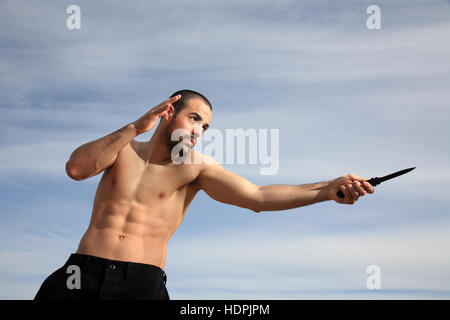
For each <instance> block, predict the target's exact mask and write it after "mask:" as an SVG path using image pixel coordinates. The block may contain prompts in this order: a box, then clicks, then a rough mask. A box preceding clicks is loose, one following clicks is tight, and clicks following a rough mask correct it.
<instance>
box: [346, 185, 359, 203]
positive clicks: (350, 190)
mask: <svg viewBox="0 0 450 320" xmlns="http://www.w3.org/2000/svg"><path fill="white" fill-rule="evenodd" d="M347 189H348V191H349V192H350V193H351V195H352V197H353V199H354V200H356V199H357V198H358V196H359V194H358V192H357V191H356V190H355V188H354V187H353V185H352V184H351V183H347Z"/></svg>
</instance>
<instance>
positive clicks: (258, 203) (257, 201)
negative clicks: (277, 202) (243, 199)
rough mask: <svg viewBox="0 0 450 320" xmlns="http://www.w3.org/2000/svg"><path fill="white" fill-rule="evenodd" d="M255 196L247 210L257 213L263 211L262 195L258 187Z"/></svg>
mask: <svg viewBox="0 0 450 320" xmlns="http://www.w3.org/2000/svg"><path fill="white" fill-rule="evenodd" d="M255 194H256V195H255V197H254V201H252V204H251V206H250V208H249V209H250V210H252V211H253V212H255V213H259V212H261V211H263V199H262V194H261V192H260V189H259V187H258V188H257V191H256V193H255Z"/></svg>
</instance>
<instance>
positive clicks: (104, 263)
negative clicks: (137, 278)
mask: <svg viewBox="0 0 450 320" xmlns="http://www.w3.org/2000/svg"><path fill="white" fill-rule="evenodd" d="M68 265H78V266H79V267H80V268H84V269H104V268H105V267H107V268H111V269H117V270H123V271H124V272H126V273H133V274H143V273H145V274H154V275H156V276H158V277H162V279H163V281H164V284H166V282H167V275H166V273H165V272H164V270H163V269H161V268H160V267H158V266H155V265H152V264H145V263H137V262H127V261H120V260H111V259H106V258H101V257H97V256H92V255H87V254H81V253H72V254H71V255H70V257H69V259H68V260H67V262H66V264H65V266H68Z"/></svg>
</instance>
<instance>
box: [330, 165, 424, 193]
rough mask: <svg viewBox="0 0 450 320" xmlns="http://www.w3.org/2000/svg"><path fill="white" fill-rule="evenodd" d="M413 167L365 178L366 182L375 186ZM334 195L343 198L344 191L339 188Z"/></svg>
mask: <svg viewBox="0 0 450 320" xmlns="http://www.w3.org/2000/svg"><path fill="white" fill-rule="evenodd" d="M415 168H416V167H412V168H408V169H404V170H400V171H397V172H394V173H391V174H388V175H386V176H384V177H375V178H371V179H369V180H367V182H368V183H370V184H371V185H372V186H374V187H375V186H377V185H379V184H380V183H382V182H384V181H386V180H390V179H392V178H396V177H398V176H401V175H403V174H405V173H408V172H410V171H411V170H414V169H415ZM336 195H337V196H338V197H339V198H345V195H344V193H343V192H342V190H339V191H338V192H337V193H336Z"/></svg>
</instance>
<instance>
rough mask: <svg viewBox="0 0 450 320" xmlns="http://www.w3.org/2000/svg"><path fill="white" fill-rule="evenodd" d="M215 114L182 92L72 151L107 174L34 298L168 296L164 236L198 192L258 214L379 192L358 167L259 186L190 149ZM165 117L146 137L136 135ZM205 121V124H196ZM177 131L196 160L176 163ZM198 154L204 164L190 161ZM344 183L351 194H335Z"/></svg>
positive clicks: (71, 163)
mask: <svg viewBox="0 0 450 320" xmlns="http://www.w3.org/2000/svg"><path fill="white" fill-rule="evenodd" d="M211 116H212V107H211V104H210V103H209V101H208V100H207V99H206V98H205V97H204V96H203V95H201V94H200V93H197V92H195V91H191V90H181V91H178V92H176V93H174V94H173V95H172V96H171V97H170V98H169V99H167V100H165V101H163V102H162V103H161V104H159V105H158V106H156V107H154V108H153V109H151V110H150V111H148V112H147V113H146V114H144V115H143V116H142V117H141V118H139V119H138V120H136V121H134V122H132V123H130V124H127V125H126V126H124V127H123V128H121V129H119V130H117V131H115V132H113V133H111V134H109V135H107V136H105V137H103V138H101V139H98V140H95V141H92V142H89V143H86V144H84V145H82V146H80V147H79V148H77V149H76V150H75V151H74V152H73V153H72V155H71V157H70V159H69V160H68V161H67V164H66V171H67V174H68V175H69V176H70V177H71V178H72V179H75V180H77V181H79V180H83V179H87V178H89V177H92V176H95V175H97V174H99V173H101V172H104V173H103V176H102V178H101V180H100V182H99V185H98V188H97V192H96V195H95V200H94V204H93V210H92V217H91V221H90V223H89V227H88V229H87V231H86V233H85V234H84V236H83V237H82V239H81V241H80V244H79V247H78V250H77V251H76V253H74V254H72V255H71V256H70V258H69V260H68V261H67V262H66V264H65V265H64V266H63V267H62V268H60V269H58V270H57V271H55V272H54V273H53V274H52V275H50V276H49V277H48V278H47V279H46V280H45V281H44V283H43V284H42V286H41V288H40V290H39V292H38V293H37V295H36V297H35V299H37V300H39V299H53V298H56V299H169V295H168V293H167V290H166V287H165V284H166V276H165V273H164V271H163V270H164V265H165V261H166V247H167V243H168V241H169V239H170V238H171V236H172V235H173V234H174V232H175V231H176V229H177V228H178V226H179V225H180V224H181V222H182V220H183V218H184V216H185V213H186V210H187V208H188V206H189V204H190V203H191V201H192V200H193V198H194V197H195V195H196V194H197V192H199V191H200V190H203V191H205V192H206V193H207V194H208V195H209V196H210V197H211V198H213V199H215V200H217V201H220V202H223V203H228V204H231V205H236V206H239V207H243V208H248V209H249V210H252V211H254V212H260V211H270V210H287V209H291V208H296V207H301V206H306V205H310V204H313V203H317V202H321V201H326V200H334V201H336V202H338V203H342V204H354V203H355V202H356V201H357V200H358V198H359V197H360V196H364V195H365V194H366V193H373V192H374V188H373V187H372V186H371V185H370V184H369V183H368V182H366V180H368V179H366V178H361V177H358V176H356V175H354V174H348V175H345V176H341V177H338V178H336V179H334V180H330V181H324V182H319V183H314V184H307V185H268V186H258V185H255V184H253V183H251V182H250V181H248V180H246V179H244V178H242V177H240V176H238V175H236V174H233V173H231V172H229V171H227V170H225V169H224V168H223V167H222V166H221V165H220V164H219V163H218V162H217V161H216V160H215V159H214V158H213V157H210V156H207V155H203V154H201V153H199V152H198V151H196V150H192V149H191V148H192V147H193V145H195V143H196V142H197V141H198V140H199V139H200V138H201V136H202V134H203V133H204V131H205V130H207V129H208V127H209V124H210V121H211ZM160 118H161V121H160V122H159V125H158V127H157V128H156V130H155V132H154V134H153V136H152V137H151V139H150V140H149V141H146V142H139V141H136V140H134V138H135V137H136V136H137V135H139V134H142V133H144V132H147V131H149V130H151V129H152V128H153V127H154V126H155V125H156V123H157V121H158V120H159V119H160ZM199 124H201V128H202V129H201V130H194V127H195V125H197V127H196V128H197V129H198V128H199V126H198V125H199ZM175 129H184V130H186V131H185V132H186V133H187V134H188V139H187V140H184V141H188V142H189V141H190V143H188V149H185V150H187V152H186V153H183V152H181V153H180V157H181V156H187V157H191V159H192V161H191V163H190V164H188V163H181V164H175V163H174V161H173V158H172V154H171V151H172V150H173V148H174V146H175V145H177V144H178V143H179V141H172V139H171V135H172V133H173V131H174V130H175ZM196 131H198V132H196ZM189 135H190V136H189ZM196 155H197V156H201V157H202V158H201V159H202V161H200V162H195V161H193V159H194V158H193V157H194V156H196ZM339 189H340V190H342V191H343V193H344V195H345V198H340V197H337V195H336V193H337V191H339ZM70 266H72V269H70V270H69V267H70ZM73 266H75V267H73ZM77 271H78V273H79V277H78V278H77V277H76V276H77ZM71 277H72V278H71ZM77 280H78V284H77Z"/></svg>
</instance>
